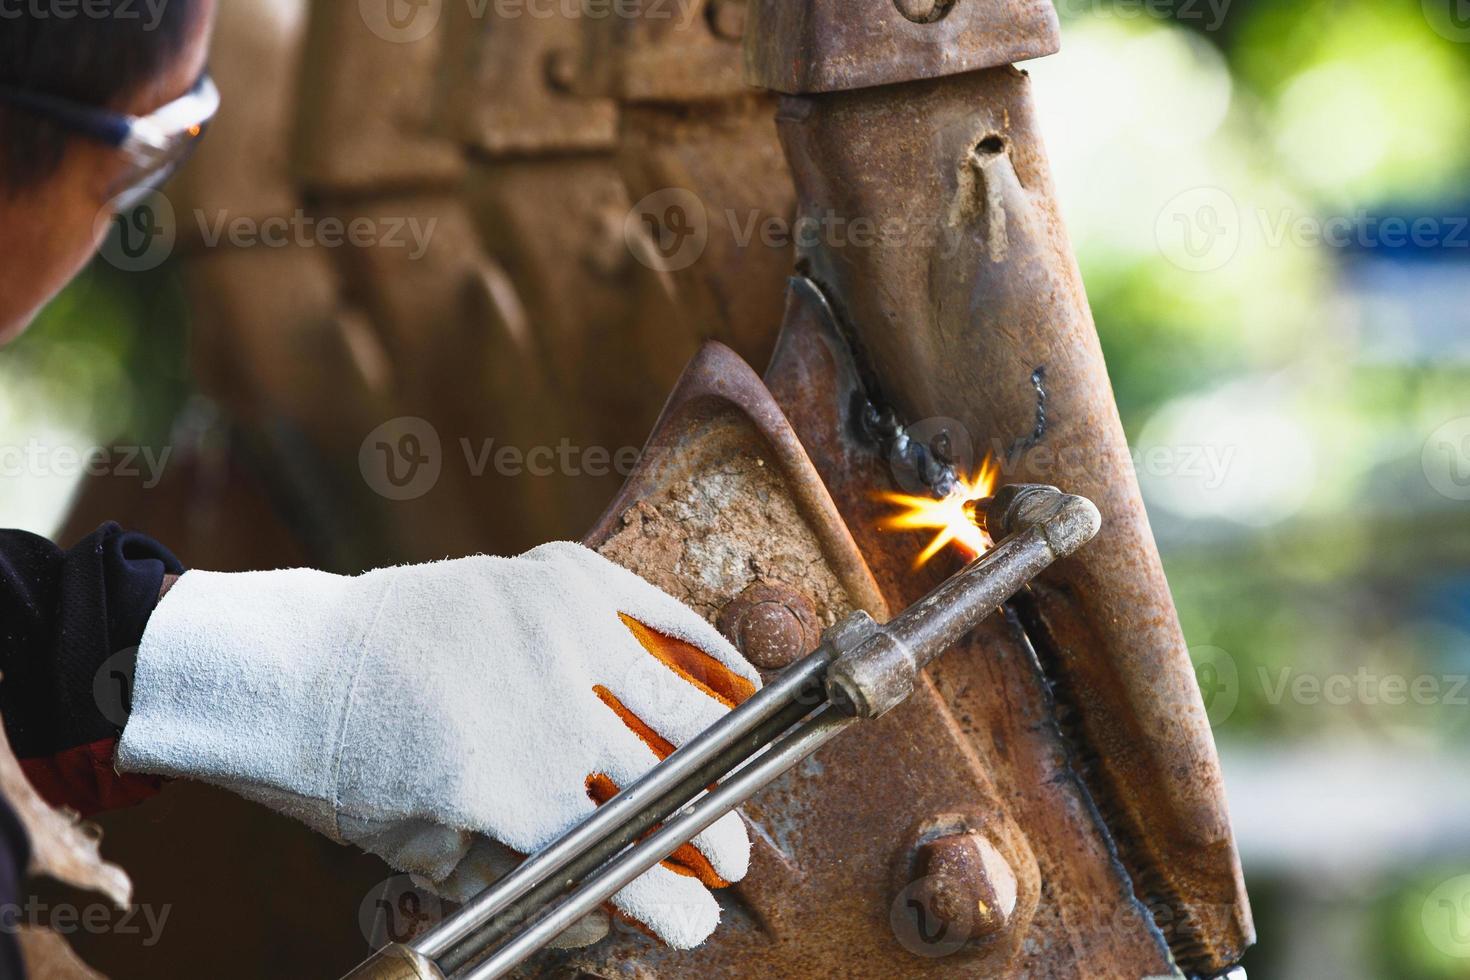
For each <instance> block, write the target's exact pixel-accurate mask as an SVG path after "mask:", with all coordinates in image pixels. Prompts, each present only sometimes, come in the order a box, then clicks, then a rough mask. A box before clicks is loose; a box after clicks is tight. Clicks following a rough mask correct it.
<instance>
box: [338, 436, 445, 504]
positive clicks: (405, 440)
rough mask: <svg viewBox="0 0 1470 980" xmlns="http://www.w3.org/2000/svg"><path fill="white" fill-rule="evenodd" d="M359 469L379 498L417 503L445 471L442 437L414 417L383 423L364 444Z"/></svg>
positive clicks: (358, 462)
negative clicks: (440, 443) (440, 441)
mask: <svg viewBox="0 0 1470 980" xmlns="http://www.w3.org/2000/svg"><path fill="white" fill-rule="evenodd" d="M357 465H358V468H359V469H361V470H362V478H363V479H364V480H366V481H367V485H368V486H369V487H371V488H372V489H373V491H374V492H375V493H377V494H378V495H379V496H381V497H386V498H387V499H389V500H417V499H418V498H419V497H422V496H423V495H424V494H426V493H428V492H429V491H430V490H432V489H434V487H435V485H436V484H438V482H439V474H440V473H441V472H442V470H443V465H444V458H443V452H442V451H441V448H440V445H439V433H438V432H437V431H435V429H434V427H433V426H432V425H430V424H429V423H428V422H427V421H426V420H424V419H421V418H415V417H413V416H402V417H400V418H396V419H392V420H391V421H388V422H384V423H383V424H382V425H380V426H378V427H377V428H376V429H374V430H373V431H372V432H370V433H368V437H367V438H366V439H364V440H363V441H362V448H361V449H359V450H358V453H357Z"/></svg>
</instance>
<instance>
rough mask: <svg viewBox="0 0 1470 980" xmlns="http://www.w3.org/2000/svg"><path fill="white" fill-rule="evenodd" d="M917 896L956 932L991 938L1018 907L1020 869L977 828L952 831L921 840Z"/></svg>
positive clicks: (970, 938)
mask: <svg viewBox="0 0 1470 980" xmlns="http://www.w3.org/2000/svg"><path fill="white" fill-rule="evenodd" d="M915 865H916V867H917V869H918V874H919V878H918V880H917V882H916V885H917V887H916V888H915V889H914V892H913V895H914V898H915V899H916V900H917V901H918V902H919V903H920V904H921V905H922V906H923V907H924V908H925V909H926V910H927V911H928V913H929V914H930V915H932V916H933V917H934V918H935V919H936V920H937V922H938V923H939V924H942V925H943V926H945V927H946V928H947V929H949V930H952V933H951V934H952V935H954V936H962V937H965V941H966V942H967V943H968V944H971V945H983V944H988V943H990V942H991V941H993V940H994V939H996V938H997V937H999V936H1000V935H1002V934H1003V933H1004V932H1005V931H1006V930H1007V929H1008V928H1009V926H1010V923H1011V917H1012V914H1013V913H1014V912H1015V911H1016V873H1015V872H1014V871H1012V870H1011V866H1010V865H1009V864H1008V863H1006V859H1005V858H1003V857H1002V856H1001V854H1000V852H999V851H997V850H996V849H995V845H994V844H991V843H990V841H989V840H987V839H986V838H985V837H984V836H982V835H981V834H977V833H960V834H949V835H947V836H944V837H938V838H935V839H934V840H932V841H929V842H927V843H925V844H922V845H920V847H919V849H918V851H917V853H916V854H915Z"/></svg>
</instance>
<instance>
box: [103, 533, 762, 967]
mask: <svg viewBox="0 0 1470 980" xmlns="http://www.w3.org/2000/svg"><path fill="white" fill-rule="evenodd" d="M759 683H760V682H759V675H757V673H756V672H755V670H754V669H753V668H752V667H751V666H750V665H749V664H747V663H746V662H745V661H744V660H743V659H742V658H741V657H740V655H739V654H738V653H737V652H736V651H735V650H734V648H733V647H731V646H730V645H729V644H728V643H727V642H726V641H725V639H724V638H723V637H722V636H720V634H719V633H718V632H716V631H715V630H714V628H713V627H711V626H710V625H709V624H708V623H707V622H705V621H704V620H703V619H702V618H701V617H699V616H698V615H697V614H695V613H694V612H693V611H691V610H690V609H688V608H686V607H685V606H684V605H682V604H681V603H679V602H677V601H676V600H674V599H673V598H671V597H670V596H668V595H666V594H665V593H663V592H661V591H659V590H658V589H656V588H654V587H653V586H651V585H649V584H648V583H646V582H644V581H643V580H642V579H640V578H639V577H638V576H636V575H634V574H633V573H631V572H629V571H627V570H625V569H623V568H620V567H618V566H617V565H614V564H612V563H611V562H609V561H607V560H605V559H603V558H601V557H600V556H598V555H596V554H595V553H593V552H591V551H589V550H587V549H585V548H583V547H581V546H580V545H576V544H567V543H558V544H548V545H544V546H542V547H540V548H537V549H535V550H534V551H531V552H529V553H527V554H525V555H523V556H521V557H519V558H490V557H474V558H464V559H459V560H456V561H444V562H438V563H435V564H430V565H418V566H407V567H401V568H389V569H383V570H380V571H375V572H369V573H367V574H365V575H359V576H356V577H343V576H337V575H330V574H327V573H324V572H317V571H310V570H295V571H280V572H250V573H244V574H218V573H210V572H197V571H191V572H189V573H187V574H185V575H184V576H183V577H182V578H180V579H179V581H178V583H177V584H175V585H174V587H173V588H172V589H171V590H170V591H169V593H168V594H167V596H165V597H164V599H163V601H162V602H161V603H160V604H159V606H158V609H157V610H156V611H155V612H154V613H153V617H152V619H151V620H150V622H149V624H148V628H147V631H146V633H145V634H144V636H143V643H142V646H141V648H140V649H139V653H138V663H137V674H136V677H135V680H134V692H133V704H132V714H131V716H130V718H129V720H128V723H127V726H126V728H125V729H124V731H123V736H122V741H121V744H120V746H119V750H118V757H117V763H118V768H119V770H120V771H133V772H147V773H160V774H164V775H168V776H183V777H191V778H195V779H201V780H205V781H208V782H211V783H215V784H218V785H220V786H224V787H226V788H229V789H231V790H234V791H236V792H238V793H240V794H241V795H243V796H245V797H248V798H250V799H253V800H256V801H259V802H261V803H264V804H266V805H267V806H270V807H273V808H275V809H278V810H281V811H283V812H285V813H288V814H290V815H292V816H295V817H297V818H299V819H301V820H303V821H305V822H306V823H308V824H309V825H311V826H312V827H314V828H316V829H317V830H319V831H321V832H322V833H325V834H327V835H329V836H330V837H332V838H334V839H336V840H338V841H343V842H350V843H353V844H357V845H358V846H361V847H362V848H364V849H365V850H368V851H371V852H373V853H375V854H378V855H379V856H381V857H382V858H384V859H385V860H386V861H387V862H388V863H389V864H391V865H393V866H394V867H395V868H398V869H400V870H403V871H407V872H410V873H413V874H415V875H417V876H419V877H420V878H421V879H423V880H426V881H427V882H428V883H429V884H430V887H435V886H437V887H438V888H439V890H440V891H441V892H443V893H446V897H449V898H453V899H457V900H464V899H466V898H468V897H469V896H470V895H471V894H473V893H474V892H475V891H478V890H479V889H480V888H482V887H484V886H485V885H486V884H488V883H489V880H490V879H491V878H492V877H493V875H494V873H493V872H491V871H489V870H488V869H487V865H489V864H494V862H486V861H485V860H484V859H483V851H484V847H483V843H484V839H485V838H489V839H491V840H494V841H498V842H500V843H501V844H503V845H505V846H507V847H509V848H511V849H513V850H514V851H517V852H519V853H520V854H522V855H524V854H531V853H533V852H535V851H537V850H540V849H541V848H543V847H545V846H546V845H547V844H549V843H551V842H552V841H553V840H555V839H556V838H557V837H558V836H559V835H560V834H562V833H563V832H564V831H566V830H567V829H568V828H570V827H571V826H573V825H574V824H576V823H577V822H578V821H580V820H582V819H583V818H585V817H586V816H587V815H588V814H590V813H591V812H592V811H593V809H594V808H595V807H596V806H597V805H598V804H599V803H601V802H603V801H604V800H605V799H606V798H607V797H609V796H610V795H611V794H612V793H614V792H616V790H617V788H619V787H622V786H626V785H628V784H629V783H631V782H633V781H634V780H636V779H637V778H638V777H639V776H641V775H643V774H644V773H645V772H647V771H648V769H649V768H650V767H652V766H653V765H654V764H655V762H656V761H657V760H658V759H659V758H661V757H662V756H664V755H667V754H668V753H669V752H671V751H672V746H678V745H682V744H683V743H684V742H686V741H688V740H689V739H690V738H692V737H693V736H695V735H697V734H698V733H699V732H701V731H703V730H704V729H705V728H707V727H708V726H709V725H711V724H713V723H714V722H715V721H716V720H718V719H719V717H720V716H721V715H723V714H724V713H725V712H726V711H727V710H728V709H729V708H730V707H732V706H734V705H735V704H736V703H738V702H739V701H741V700H743V699H744V698H745V697H748V696H749V695H750V694H751V693H753V692H754V691H755V689H756V687H757V686H758V685H759ZM472 845H479V846H474V847H472ZM674 857H675V859H676V860H673V861H669V862H665V863H664V865H662V866H659V867H656V868H653V869H652V870H650V871H649V872H648V873H647V874H645V875H644V876H642V877H641V878H639V879H638V880H637V881H635V882H633V883H632V884H630V885H629V886H628V887H627V888H625V889H624V890H623V891H622V892H620V893H619V894H618V896H617V898H616V899H615V901H614V905H615V906H616V907H617V909H619V910H620V911H621V912H623V913H625V914H626V915H628V916H630V917H632V918H633V919H635V920H637V921H638V922H641V923H643V924H644V925H646V926H647V927H649V928H650V929H651V930H652V931H653V932H654V933H655V934H656V935H658V936H659V937H660V938H661V939H663V940H664V941H665V942H666V943H668V944H669V945H670V946H673V947H675V948H689V947H692V946H696V945H698V944H699V943H701V942H703V941H704V939H706V938H707V937H708V936H709V934H710V933H711V932H712V931H713V930H714V928H715V926H716V925H717V923H718V921H719V905H718V904H717V903H716V901H715V899H714V897H713V895H711V893H710V891H709V887H720V886H721V885H723V884H725V883H728V882H732V881H737V880H739V879H740V878H741V877H743V876H744V874H745V871H746V867H747V865H748V862H749V858H750V845H749V840H748V838H747V837H746V832H745V827H744V825H743V824H742V823H741V821H740V818H739V817H738V816H737V815H736V814H733V813H732V814H729V815H727V816H726V817H725V818H724V819H722V820H720V821H719V822H718V823H716V824H715V825H714V826H712V827H710V828H709V829H708V830H707V831H705V832H704V833H703V834H701V835H700V836H699V838H697V839H696V841H695V844H694V846H693V847H685V848H683V849H681V850H680V851H679V852H678V853H677V854H676V855H675V856H674Z"/></svg>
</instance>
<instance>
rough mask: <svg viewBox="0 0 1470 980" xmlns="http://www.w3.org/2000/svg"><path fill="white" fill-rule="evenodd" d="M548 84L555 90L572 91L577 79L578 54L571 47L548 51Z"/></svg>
mask: <svg viewBox="0 0 1470 980" xmlns="http://www.w3.org/2000/svg"><path fill="white" fill-rule="evenodd" d="M545 70H546V84H547V85H549V86H551V89H552V91H554V92H563V93H565V92H570V91H571V90H572V85H573V84H574V83H575V82H576V81H577V55H576V53H575V52H573V51H572V49H571V48H553V49H552V50H551V51H548V52H546V64H545Z"/></svg>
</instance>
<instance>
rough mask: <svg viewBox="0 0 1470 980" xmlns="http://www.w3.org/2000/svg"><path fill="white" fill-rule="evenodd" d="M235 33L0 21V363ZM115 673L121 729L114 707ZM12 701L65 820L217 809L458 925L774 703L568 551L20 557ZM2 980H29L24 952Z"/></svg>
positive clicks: (643, 884)
mask: <svg viewBox="0 0 1470 980" xmlns="http://www.w3.org/2000/svg"><path fill="white" fill-rule="evenodd" d="M214 8H215V0H168V2H167V3H166V4H139V3H134V2H132V0H88V2H87V3H85V4H81V5H68V10H70V12H71V14H72V15H71V16H65V17H63V16H59V13H60V9H59V8H56V7H54V6H52V5H48V4H46V3H44V2H43V3H26V4H14V5H6V6H3V7H0V343H3V342H8V341H9V340H12V339H14V338H15V336H17V335H18V334H19V333H20V332H21V331H22V330H23V329H24V328H25V326H26V325H27V323H28V322H29V321H30V320H31V319H32V318H33V317H34V315H35V314H36V312H37V311H38V310H39V309H40V308H41V307H42V306H43V305H44V304H45V303H46V302H47V301H48V300H49V299H50V298H51V297H53V296H54V295H55V294H56V293H57V292H58V291H59V290H60V289H61V288H62V287H63V286H64V285H65V284H66V282H67V281H68V280H69V279H70V278H71V277H72V276H74V275H75V274H76V273H77V271H78V270H79V269H81V267H82V266H83V265H85V264H86V262H87V261H88V260H89V259H90V257H91V256H92V254H93V253H94V251H95V249H96V248H97V247H98V245H99V239H100V236H101V234H102V231H101V229H105V227H106V225H107V223H108V222H107V221H101V222H99V221H98V220H97V219H98V215H99V213H100V214H102V215H103V216H104V217H105V216H107V215H108V214H109V213H110V212H111V211H116V210H118V209H123V208H126V207H128V206H129V205H130V204H132V203H133V202H135V201H137V200H138V199H139V197H140V196H141V195H143V194H145V193H146V192H147V191H148V190H150V189H153V188H156V187H157V186H158V185H159V184H160V183H161V182H162V181H163V180H165V179H166V178H167V177H168V176H169V174H170V173H171V172H172V171H173V170H174V169H175V168H176V167H178V166H179V165H180V164H181V163H183V162H184V159H185V157H186V156H187V154H188V153H189V151H190V149H191V148H192V147H193V146H194V145H195V143H197V141H198V140H199V139H200V138H201V136H202V135H203V134H204V131H205V129H206V128H207V127H208V123H209V119H210V117H211V116H212V114H213V113H214V110H215V108H216V105H217V102H218V99H217V95H216V93H215V91H214V87H213V85H212V83H211V82H210V80H209V76H208V73H207V70H206V56H207V52H208V47H209V35H210V29H211V24H212V21H213V17H214ZM0 356H3V355H0ZM119 663H125V666H127V667H128V668H129V669H130V671H131V676H132V688H131V691H130V692H129V693H130V694H131V698H130V701H131V705H130V713H129V714H127V715H126V716H125V717H122V718H119V717H117V714H116V713H115V712H109V711H105V710H103V706H102V705H101V704H100V703H99V700H98V698H97V697H96V696H94V690H95V689H96V687H97V685H96V682H97V679H98V677H99V674H100V673H105V672H108V671H111V670H114V669H116V668H117V665H118V664H119ZM127 673H128V670H124V671H123V672H122V674H123V675H126V674H127ZM0 674H3V681H0V714H3V718H4V724H5V731H6V734H7V735H8V737H9V740H10V744H11V746H12V748H13V749H14V751H15V753H16V755H17V756H18V757H19V758H20V759H21V760H22V765H23V768H24V770H25V772H26V774H27V776H28V777H29V778H30V779H31V781H32V783H33V784H34V785H35V787H36V788H37V789H38V790H39V791H40V792H41V793H42V795H43V796H44V797H46V798H47V799H48V800H49V801H50V802H51V803H53V804H55V805H65V806H70V807H72V808H74V809H76V810H78V811H80V812H82V813H93V812H97V811H99V810H104V809H108V808H114V807H118V806H123V805H129V804H134V803H139V802H141V801H143V800H145V799H146V798H147V797H149V796H150V795H152V794H154V793H155V792H157V790H158V788H159V786H160V783H161V782H162V781H163V780H165V779H169V778H192V779H200V780H205V781H207V782H210V783H213V784H216V785H219V786H223V787H226V788H228V789H230V790H233V791H235V792H237V793H239V794H240V795H242V796H244V797H247V798H249V799H251V800H254V801H257V802H259V803H261V804H264V805H265V806H267V807H270V808H272V809H275V810H279V811H281V812H284V813H287V814H289V815H291V816H293V817H296V818H299V819H300V820H302V821H304V822H305V823H306V824H308V825H309V826H311V827H312V828H314V829H316V830H318V831H320V832H321V833H324V834H326V835H328V836H330V837H331V838H333V839H334V840H337V841H340V842H344V843H350V844H354V845H356V846H359V847H361V848H363V849H365V850H367V851H370V852H372V853H374V854H377V855H379V856H381V857H382V858H383V859H384V860H385V861H386V862H387V863H388V864H390V865H392V866H393V867H394V868H397V869H400V870H402V871H405V872H409V873H412V874H413V875H415V876H416V878H417V879H418V880H420V881H421V882H423V883H424V884H425V885H426V886H427V887H429V888H431V889H433V890H435V891H436V892H438V893H439V894H441V895H443V896H445V897H447V898H450V899H453V900H464V899H466V898H468V897H469V896H470V895H472V894H473V893H474V892H476V891H477V890H479V889H481V888H482V887H484V886H485V885H486V884H487V883H488V882H489V881H491V880H493V878H494V877H495V876H497V875H498V874H499V873H502V872H503V871H504V869H505V868H506V867H507V866H509V865H508V862H510V861H513V860H515V856H516V855H525V854H528V853H531V852H534V851H536V850H538V849H540V848H542V847H544V846H545V845H547V844H548V843H550V842H551V841H552V840H554V839H555V838H556V837H557V836H558V835H559V834H561V833H562V832H564V831H566V830H567V829H568V828H569V827H571V826H573V825H574V824H575V823H576V822H577V821H579V820H580V819H582V818H583V817H585V816H586V815H587V814H588V813H589V812H590V811H591V810H592V809H593V808H594V807H595V806H596V805H598V804H599V803H600V802H602V801H605V799H606V798H607V797H608V796H610V795H611V794H612V793H614V792H616V790H617V788H619V787H622V786H626V785H627V784H629V783H630V782H631V781H633V780H636V779H637V778H638V777H639V776H640V775H642V774H643V773H645V772H646V771H648V769H649V768H650V767H651V766H652V765H654V763H655V762H656V761H657V760H658V759H659V758H660V757H661V756H663V755H666V754H668V752H670V751H671V750H672V748H671V747H672V746H678V745H680V744H682V743H684V742H685V741H686V740H688V739H690V738H691V737H693V736H694V735H695V734H697V733H698V732H700V731H701V730H703V729H704V728H706V727H707V726H709V725H710V724H711V723H713V722H714V721H715V720H717V719H718V718H719V717H720V716H721V715H722V714H723V713H724V712H726V711H727V710H728V709H730V708H731V707H733V706H734V705H735V704H737V703H739V702H740V701H741V700H743V699H744V698H746V697H748V696H749V695H750V694H752V693H753V692H754V691H755V689H756V687H757V686H758V684H759V677H758V675H757V673H756V672H755V671H754V670H753V669H752V668H751V667H750V665H749V664H747V663H746V662H745V661H744V660H743V659H742V658H741V657H740V655H739V654H738V653H737V652H736V651H735V650H734V648H732V647H731V646H730V644H729V643H727V642H726V641H725V640H724V638H723V637H722V636H720V634H719V633H718V632H716V631H715V630H714V629H713V628H712V627H711V626H710V625H709V624H708V623H707V622H706V621H705V620H704V619H703V618H702V617H700V616H699V615H697V614H696V613H695V612H693V611H692V610H690V609H688V608H687V607H685V606H684V605H682V604H681V603H680V602H678V601H676V600H675V599H673V598H671V597H670V596H668V595H666V594H664V593H663V592H661V591H659V590H658V589H656V588H654V587H652V586H650V585H649V584H647V583H646V582H644V581H643V580H642V579H640V578H638V577H637V576H635V575H634V574H632V573H631V572H628V571H625V570H624V569H622V568H619V567H617V566H615V565H613V564H612V563H610V562H608V561H606V560H605V559H603V558H601V557H600V556H598V555H597V554H595V553H593V552H591V551H589V550H587V549H585V548H583V547H581V546H580V545H576V544H569V543H555V544H548V545H543V546H542V547H539V548H536V549H535V550H534V551H531V552H530V553H528V554H525V555H522V556H520V557H517V558H495V557H486V556H476V557H467V558H462V559H458V560H452V561H442V562H437V563H434V564H430V565H423V566H406V567H398V568H387V569H381V570H377V571H370V572H367V573H365V574H361V575H357V576H354V577H344V576H337V575H331V574H327V573H324V572H319V571H313V570H309V569H298V570H289V571H266V572H252V573H243V574H216V573H210V572H207V571H197V570H195V571H186V570H185V569H184V567H183V565H181V564H180V562H179V561H178V559H176V558H175V557H174V556H173V555H172V554H171V553H170V552H169V550H168V549H167V548H166V547H164V546H163V545H162V544H160V543H158V542H156V541H153V540H151V539H150V538H148V537H147V536H145V535H144V534H142V533H138V532H137V531H132V530H124V529H122V528H120V527H118V526H117V525H115V524H107V525H104V526H103V527H101V528H99V529H98V530H97V531H96V532H95V533H93V534H91V535H89V536H88V537H86V538H85V539H84V540H82V541H81V542H80V543H78V544H76V545H75V546H74V547H72V548H70V549H68V550H63V549H62V548H60V547H58V546H57V545H55V544H52V543H51V542H49V541H47V540H44V539H43V538H40V537H37V536H35V535H33V534H29V533H25V532H22V531H0ZM0 838H3V840H4V846H3V847H0V906H4V905H7V904H9V903H14V902H15V901H16V898H17V891H18V889H20V888H21V887H22V879H23V877H24V869H25V865H26V846H27V844H26V841H25V839H24V834H23V832H22V831H21V829H20V824H19V823H18V822H17V820H16V819H15V815H14V814H13V813H11V812H9V811H8V809H7V808H6V807H4V805H3V802H0ZM748 861H749V842H748V839H747V837H746V831H745V828H744V826H743V824H742V823H741V822H740V820H739V819H738V817H736V816H735V815H734V814H731V815H729V816H727V817H726V818H725V819H723V820H721V821H720V822H719V823H717V824H716V825H714V826H713V827H711V828H710V829H709V830H708V831H706V832H705V833H703V834H701V835H700V836H699V838H697V839H696V841H695V842H694V844H693V846H686V847H685V848H682V849H681V850H680V851H679V852H676V854H675V855H674V856H673V857H672V858H671V859H670V860H669V861H667V862H665V863H664V865H662V866H659V867H656V868H654V869H652V870H651V871H649V872H648V873H647V874H646V875H644V876H643V877H642V878H640V879H639V880H638V881H636V882H634V883H632V884H631V885H629V886H628V887H627V888H626V889H624V890H623V891H622V892H621V893H620V894H619V895H618V896H617V898H616V900H615V902H614V905H615V908H616V910H617V911H618V912H620V913H621V914H623V915H625V916H627V917H628V918H630V919H632V920H635V921H636V922H637V923H640V924H642V925H643V926H645V927H647V929H649V930H651V931H652V932H653V933H654V934H656V935H657V936H658V937H660V938H661V939H662V940H664V941H665V942H667V943H669V944H670V945H671V946H674V947H676V948H688V947H692V946H695V945H697V944H699V943H700V942H702V941H703V940H704V939H705V938H707V937H708V936H709V934H710V933H711V931H712V930H713V929H714V928H715V926H716V924H717V922H718V918H719V906H718V904H717V902H716V901H715V898H714V897H713V895H712V893H711V891H710V889H711V888H717V887H719V886H722V885H724V884H726V883H728V882H732V881H735V880H738V879H739V878H741V877H742V876H743V875H744V874H745V872H746V866H747V863H748ZM7 931H12V930H7ZM3 938H5V939H9V938H11V937H8V936H7V937H3ZM0 975H3V976H6V977H13V976H20V975H21V972H20V965H19V962H18V957H17V953H16V950H15V949H14V948H13V947H7V948H6V949H4V950H3V952H0Z"/></svg>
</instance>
